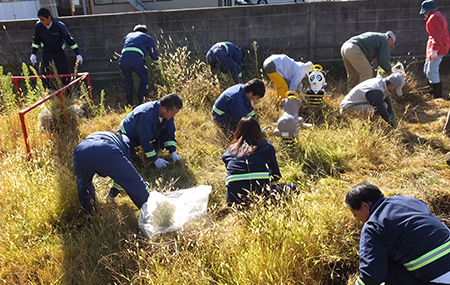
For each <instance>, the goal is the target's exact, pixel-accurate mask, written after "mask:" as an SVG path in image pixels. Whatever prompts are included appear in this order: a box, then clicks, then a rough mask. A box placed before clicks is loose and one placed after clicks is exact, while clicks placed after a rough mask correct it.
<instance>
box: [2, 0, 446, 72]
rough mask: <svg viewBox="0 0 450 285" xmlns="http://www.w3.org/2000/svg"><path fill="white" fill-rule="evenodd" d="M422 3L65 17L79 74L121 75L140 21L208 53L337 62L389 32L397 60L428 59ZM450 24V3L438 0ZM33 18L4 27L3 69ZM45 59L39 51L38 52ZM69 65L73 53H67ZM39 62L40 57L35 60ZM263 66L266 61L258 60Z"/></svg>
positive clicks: (24, 53) (162, 37)
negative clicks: (365, 39)
mask: <svg viewBox="0 0 450 285" xmlns="http://www.w3.org/2000/svg"><path fill="white" fill-rule="evenodd" d="M420 3H421V0H397V1H392V0H371V1H349V2H310V3H289V4H273V5H252V6H240V7H221V8H205V9H184V10H170V11H161V12H155V11H150V12H128V13H120V14H104V15H91V16H77V17H63V18H61V19H60V20H61V21H63V22H64V23H65V24H66V25H67V26H68V28H69V30H70V32H71V33H72V35H73V37H74V38H75V40H76V41H77V43H78V44H79V46H80V48H81V53H82V55H83V57H84V59H85V63H84V64H83V65H82V67H81V70H82V71H89V72H91V74H93V78H94V79H95V78H96V77H98V76H108V75H118V74H119V69H118V66H117V61H115V60H114V54H115V53H120V51H121V49H122V43H123V42H122V40H123V37H124V36H125V35H126V34H127V33H128V32H129V31H131V30H132V28H133V27H134V25H135V24H137V23H142V24H146V25H147V26H148V28H149V33H150V34H151V35H152V36H153V37H154V39H155V40H156V41H157V42H159V43H160V46H159V49H162V48H163V44H164V43H166V44H167V43H170V45H172V46H177V45H188V47H189V48H190V49H191V50H194V52H199V53H206V51H207V49H208V48H209V47H210V46H211V45H212V44H214V43H215V42H218V41H224V40H228V41H231V42H234V43H235V44H237V45H239V46H241V47H245V48H248V49H250V50H251V49H252V43H253V42H254V41H256V42H257V44H258V53H259V54H260V55H261V56H262V57H264V56H268V55H270V54H272V53H285V54H288V55H289V56H291V57H293V58H295V59H296V60H304V61H307V60H312V61H313V62H315V63H321V64H323V63H326V62H340V61H341V55H340V46H341V45H342V43H343V42H344V41H345V40H347V39H348V38H350V37H351V36H353V35H356V34H359V33H362V32H366V31H377V32H385V31H386V30H392V31H394V32H395V34H396V35H397V43H396V46H395V49H394V50H393V51H392V57H394V58H395V59H400V58H401V59H408V60H409V59H411V58H414V57H419V58H423V57H424V54H425V46H426V40H427V36H428V35H427V32H426V30H425V22H424V20H423V17H422V16H421V15H419V14H418V12H419V10H420ZM436 3H437V6H438V7H439V10H440V11H441V12H442V13H443V14H444V15H445V16H446V17H447V18H448V19H449V21H450V2H449V1H444V0H436ZM34 23H35V20H16V21H4V22H0V24H1V26H0V41H1V43H2V44H1V45H0V65H11V64H12V65H20V64H21V62H24V61H25V62H29V56H30V50H31V49H30V46H31V39H32V36H33V32H34V30H33V27H34ZM39 55H40V53H39ZM67 55H68V58H69V60H72V61H73V60H74V58H75V56H74V54H73V53H72V52H71V51H70V50H67ZM38 57H39V56H38ZM261 64H262V62H261Z"/></svg>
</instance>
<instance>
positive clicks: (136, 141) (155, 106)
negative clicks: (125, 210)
mask: <svg viewBox="0 0 450 285" xmlns="http://www.w3.org/2000/svg"><path fill="white" fill-rule="evenodd" d="M182 107H183V101H182V100H181V98H180V97H179V96H178V95H177V94H175V93H171V94H169V95H166V96H164V97H163V98H161V100H160V101H153V102H148V103H145V104H142V105H139V106H137V107H136V108H135V109H134V110H133V111H132V112H131V113H129V114H128V115H127V116H126V117H125V119H123V121H122V123H121V124H120V127H119V129H118V130H117V131H118V132H120V133H122V134H124V135H126V136H127V137H128V138H129V140H130V143H129V145H130V155H131V156H134V155H136V151H135V147H137V146H142V149H143V150H144V153H145V156H146V157H147V158H148V159H149V160H150V161H152V162H154V164H155V166H156V167H157V168H163V167H166V166H167V165H169V162H168V161H167V160H165V159H163V158H160V157H158V154H157V151H158V150H160V149H166V150H168V151H169V153H170V154H171V156H172V160H173V162H177V161H179V160H180V157H179V156H178V154H177V152H176V149H177V141H176V140H175V123H174V119H173V117H174V116H175V115H176V114H177V113H178V112H179V111H180V109H181V108H182ZM122 188H123V186H122V185H120V183H118V181H114V183H113V186H112V187H111V190H110V192H109V194H108V195H107V196H106V198H108V199H112V200H114V198H115V197H116V196H117V195H118V194H119V192H120V191H121V190H122Z"/></svg>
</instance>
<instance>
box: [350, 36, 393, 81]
mask: <svg viewBox="0 0 450 285" xmlns="http://www.w3.org/2000/svg"><path fill="white" fill-rule="evenodd" d="M395 40H396V37H395V35H394V33H393V32H392V31H387V32H386V33H375V32H366V33H363V34H360V35H357V36H354V37H351V38H350V39H348V40H347V41H346V42H345V43H344V44H343V45H342V47H341V55H342V60H343V61H344V65H345V69H346V70H347V87H348V90H350V89H352V88H353V87H355V86H356V85H358V84H359V83H361V82H363V81H365V80H367V79H369V78H373V70H372V65H371V63H378V65H379V66H380V67H381V68H382V69H383V70H384V71H385V72H386V73H388V74H389V73H391V72H392V70H391V64H390V62H389V61H390V56H391V51H390V49H391V48H393V47H394V43H395Z"/></svg>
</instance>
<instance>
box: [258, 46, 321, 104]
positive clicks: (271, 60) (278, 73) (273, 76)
mask: <svg viewBox="0 0 450 285" xmlns="http://www.w3.org/2000/svg"><path fill="white" fill-rule="evenodd" d="M312 67H313V63H312V62H311V61H308V62H307V63H303V62H300V61H295V60H293V59H292V58H290V57H289V56H287V55H285V54H273V55H271V56H269V57H268V58H266V60H264V63H263V69H264V71H265V72H266V74H267V75H268V76H269V78H270V80H272V82H273V83H274V84H275V88H276V89H277V95H278V102H281V100H283V99H284V98H286V92H288V91H294V92H297V93H300V92H301V91H302V89H303V84H302V80H303V78H305V77H306V76H308V73H309V72H310V71H312Z"/></svg>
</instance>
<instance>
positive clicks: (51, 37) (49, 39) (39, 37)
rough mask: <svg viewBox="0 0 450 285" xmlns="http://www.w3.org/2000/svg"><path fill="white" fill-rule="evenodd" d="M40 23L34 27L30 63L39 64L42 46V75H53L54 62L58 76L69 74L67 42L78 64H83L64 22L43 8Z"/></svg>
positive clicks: (39, 14) (39, 12)
mask: <svg viewBox="0 0 450 285" xmlns="http://www.w3.org/2000/svg"><path fill="white" fill-rule="evenodd" d="M38 18H39V21H38V22H37V23H36V25H35V26H34V36H33V43H32V45H31V57H30V61H31V63H32V64H33V65H34V64H36V63H37V58H36V53H37V52H38V50H39V47H41V46H42V49H43V52H42V66H41V68H42V73H43V74H46V75H51V74H53V70H52V68H51V66H50V64H51V62H52V61H53V62H54V63H55V66H56V70H57V71H58V74H69V73H70V72H69V67H68V65H67V58H66V54H65V53H64V47H65V43H64V42H66V43H67V44H68V45H69V46H70V48H71V49H72V50H73V52H74V53H75V54H76V56H77V62H78V63H79V64H81V63H83V57H82V56H81V54H80V49H79V47H78V44H77V43H76V42H75V40H74V39H73V38H72V36H71V35H70V33H69V30H67V27H66V25H64V23H63V22H60V21H57V20H55V19H53V18H52V15H51V13H50V11H49V10H48V9H46V8H41V9H39V11H38Z"/></svg>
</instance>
